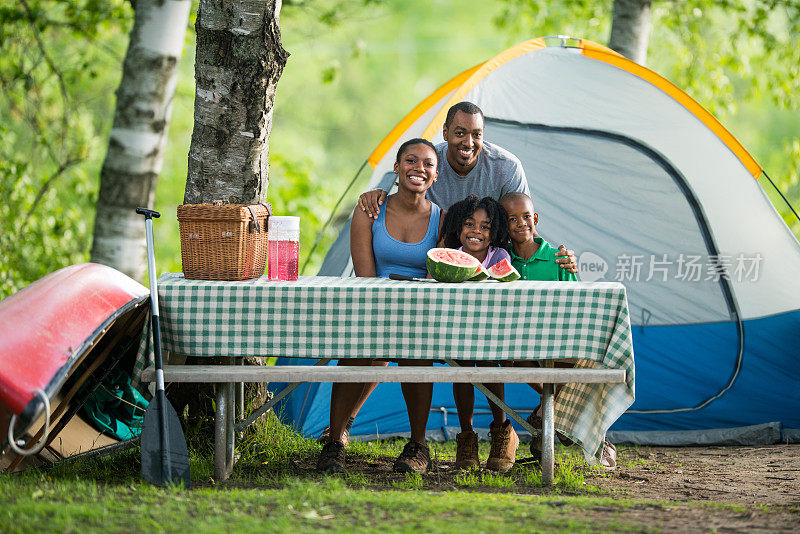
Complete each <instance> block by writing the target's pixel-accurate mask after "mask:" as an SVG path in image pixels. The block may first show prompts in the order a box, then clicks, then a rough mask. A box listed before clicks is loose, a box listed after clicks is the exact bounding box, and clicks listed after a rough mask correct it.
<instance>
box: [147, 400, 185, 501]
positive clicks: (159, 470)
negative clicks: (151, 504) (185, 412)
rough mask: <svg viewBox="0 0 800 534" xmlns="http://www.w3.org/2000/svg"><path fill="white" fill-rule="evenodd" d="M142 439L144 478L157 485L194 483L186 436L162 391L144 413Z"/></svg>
mask: <svg viewBox="0 0 800 534" xmlns="http://www.w3.org/2000/svg"><path fill="white" fill-rule="evenodd" d="M162 403H163V407H164V410H163V413H164V425H162V424H161V420H160V419H161V416H160V414H159V412H161V407H162ZM162 428H163V430H162ZM164 438H166V439H164ZM141 443H142V477H143V478H144V479H145V480H147V481H148V482H150V483H151V484H155V485H156V486H167V485H170V484H183V486H184V487H186V488H188V487H189V486H190V485H191V478H190V476H189V451H188V450H187V449H186V438H185V437H184V436H183V429H182V428H181V423H180V421H179V420H178V414H176V413H175V409H174V408H173V407H172V405H171V404H170V403H169V402H168V401H166V400H165V399H163V397H162V396H161V395H156V396H155V397H153V400H152V401H151V402H150V406H148V407H147V411H146V412H145V414H144V421H143V423H142V436H141ZM162 443H163V445H164V446H163V447H162ZM168 465H169V466H170V468H169V469H167V466H168Z"/></svg>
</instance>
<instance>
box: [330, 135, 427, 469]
mask: <svg viewBox="0 0 800 534" xmlns="http://www.w3.org/2000/svg"><path fill="white" fill-rule="evenodd" d="M437 165H438V161H437V157H436V149H435V148H434V146H433V144H432V143H431V142H430V141H427V140H425V139H411V140H409V141H406V142H405V143H403V144H402V145H401V146H400V149H399V150H398V151H397V160H396V161H395V164H394V172H395V174H397V180H398V181H397V193H395V194H393V195H389V197H387V199H386V204H385V209H383V210H381V213H380V215H379V216H378V218H377V219H372V218H371V217H369V216H368V215H367V214H366V212H364V211H362V210H360V209H359V208H358V207H356V209H355V210H354V211H353V220H352V222H351V224H350V254H351V256H352V258H353V270H354V271H355V274H356V276H365V277H370V276H380V277H388V276H389V275H390V274H393V273H394V274H404V275H407V276H412V277H418V278H419V277H421V278H424V277H425V276H427V269H426V267H425V258H426V256H427V252H428V250H430V249H432V248H434V247H436V239H437V236H438V235H439V227H440V221H441V220H442V217H441V210H440V208H439V206H437V205H436V204H434V203H432V202H430V201H429V200H427V199H426V198H425V193H426V192H427V191H428V188H429V187H430V186H431V185H432V184H433V182H435V181H436V176H437V170H436V169H437ZM339 365H387V362H378V361H374V360H369V359H352V360H350V359H348V360H340V361H339ZM398 365H432V362H426V361H420V360H411V361H409V360H405V361H399V362H398ZM373 387H374V384H342V383H334V384H333V387H332V389H331V419H330V430H329V434H328V440H327V442H326V443H325V445H324V446H323V448H322V452H321V453H320V456H319V459H318V460H317V469H319V470H321V471H343V470H344V458H345V454H344V443H343V439H342V438H343V434H344V431H345V426H346V423H347V419H348V418H349V417H350V414H351V412H352V411H353V408H354V406H355V405H356V403H358V402H359V399H360V398H366V397H365V396H364V395H362V393H364V392H365V390H367V389H370V390H371V389H372V388H373ZM401 387H402V390H403V398H404V399H405V401H406V408H407V409H408V419H409V423H410V425H411V439H410V440H409V442H408V443H407V444H406V446H405V448H404V449H403V452H402V453H401V454H400V456H399V457H398V458H397V460H395V463H394V467H393V469H394V470H395V471H399V472H417V473H424V472H425V471H427V469H428V468H429V467H430V463H431V462H430V453H429V451H428V447H427V445H426V444H425V428H426V427H427V424H428V414H429V413H430V406H431V399H432V396H433V384H401Z"/></svg>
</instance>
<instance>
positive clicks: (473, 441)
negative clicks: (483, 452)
mask: <svg viewBox="0 0 800 534" xmlns="http://www.w3.org/2000/svg"><path fill="white" fill-rule="evenodd" d="M480 466H481V462H480V460H478V434H476V433H475V432H473V431H472V430H465V431H464V432H462V433H460V434H458V435H457V436H456V469H470V468H473V467H475V468H479V467H480Z"/></svg>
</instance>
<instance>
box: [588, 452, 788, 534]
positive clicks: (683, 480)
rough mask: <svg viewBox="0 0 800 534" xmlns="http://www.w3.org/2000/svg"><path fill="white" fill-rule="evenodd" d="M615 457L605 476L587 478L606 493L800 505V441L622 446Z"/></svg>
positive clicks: (739, 502) (748, 503)
mask: <svg viewBox="0 0 800 534" xmlns="http://www.w3.org/2000/svg"><path fill="white" fill-rule="evenodd" d="M617 460H618V467H617V469H616V470H615V471H612V472H610V473H609V476H603V477H597V478H592V481H593V483H595V484H596V485H598V486H600V487H601V488H603V489H604V490H606V491H608V492H610V493H612V494H615V493H618V494H624V495H625V496H626V497H630V498H637V499H657V500H670V501H703V500H710V501H716V502H727V503H736V504H745V505H753V504H757V505H779V506H787V507H790V506H795V507H798V508H800V445H772V446H763V447H685V448H675V447H639V448H627V447H626V448H620V449H619V457H618V459H617ZM798 530H800V517H798Z"/></svg>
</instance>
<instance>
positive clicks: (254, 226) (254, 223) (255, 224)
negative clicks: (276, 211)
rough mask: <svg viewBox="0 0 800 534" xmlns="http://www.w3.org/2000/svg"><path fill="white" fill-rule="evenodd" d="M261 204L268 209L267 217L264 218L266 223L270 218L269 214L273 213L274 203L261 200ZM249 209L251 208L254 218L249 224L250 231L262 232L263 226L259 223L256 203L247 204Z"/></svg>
mask: <svg viewBox="0 0 800 534" xmlns="http://www.w3.org/2000/svg"><path fill="white" fill-rule="evenodd" d="M259 204H260V205H261V206H264V207H265V208H266V209H267V218H266V219H265V220H264V224H265V225H266V224H267V221H268V220H269V216H270V215H272V204H270V203H269V202H259ZM247 209H249V210H250V215H252V216H253V220H252V221H250V224H249V225H247V230H248V232H250V233H251V234H252V233H253V232H260V231H261V226H260V225H259V224H258V216H257V215H256V210H255V205H252V206H247ZM266 229H267V228H266V226H265V227H264V230H265V231H266Z"/></svg>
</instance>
